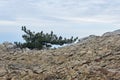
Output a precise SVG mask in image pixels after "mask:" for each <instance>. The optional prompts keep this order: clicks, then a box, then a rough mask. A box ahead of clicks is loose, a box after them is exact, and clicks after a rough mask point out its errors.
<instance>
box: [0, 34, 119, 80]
mask: <svg viewBox="0 0 120 80" xmlns="http://www.w3.org/2000/svg"><path fill="white" fill-rule="evenodd" d="M106 35H107V36H105V34H104V36H92V37H91V36H89V37H87V38H86V39H84V40H82V41H80V42H78V43H76V44H73V45H70V46H66V47H62V48H58V49H51V50H29V49H23V50H21V49H17V48H14V45H12V44H8V43H7V44H1V45H0V80H120V35H118V34H115V35H108V33H107V34H106ZM8 45H9V46H8Z"/></svg>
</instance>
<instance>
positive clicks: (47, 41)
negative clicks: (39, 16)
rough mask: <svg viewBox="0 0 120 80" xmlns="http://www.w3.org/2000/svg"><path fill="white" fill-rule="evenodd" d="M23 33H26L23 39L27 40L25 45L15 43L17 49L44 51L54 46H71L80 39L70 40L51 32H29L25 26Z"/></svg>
mask: <svg viewBox="0 0 120 80" xmlns="http://www.w3.org/2000/svg"><path fill="white" fill-rule="evenodd" d="M22 31H24V32H25V34H24V35H22V38H23V39H24V40H25V43H20V42H15V44H16V45H17V47H20V48H29V49H43V48H44V47H46V48H49V47H51V46H52V45H53V44H54V45H63V44H70V43H73V42H75V41H76V40H77V39H78V37H76V38H73V36H72V37H71V38H70V39H67V38H63V37H62V36H57V35H56V34H54V33H53V31H51V33H50V34H49V33H44V32H43V31H41V32H38V33H35V32H31V31H30V30H27V29H26V27H25V26H22Z"/></svg>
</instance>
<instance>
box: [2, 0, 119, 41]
mask: <svg viewBox="0 0 120 80" xmlns="http://www.w3.org/2000/svg"><path fill="white" fill-rule="evenodd" d="M21 26H27V28H28V29H31V30H33V31H41V30H43V31H45V32H50V31H51V30H53V31H54V33H56V34H58V35H62V36H64V37H70V36H72V35H73V36H75V37H76V36H78V37H79V38H82V37H85V36H88V35H90V34H95V35H101V34H103V33H104V32H107V31H113V30H116V29H120V0H0V42H4V41H12V42H14V41H21V40H22V38H21V35H22V34H23V33H22V31H21Z"/></svg>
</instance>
